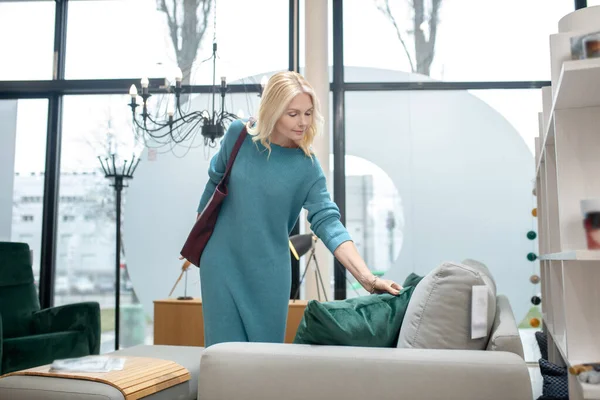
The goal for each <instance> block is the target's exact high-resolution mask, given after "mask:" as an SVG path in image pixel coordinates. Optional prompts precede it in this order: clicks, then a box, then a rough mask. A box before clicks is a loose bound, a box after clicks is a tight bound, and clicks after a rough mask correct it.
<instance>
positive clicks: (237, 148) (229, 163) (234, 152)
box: [221, 125, 248, 184]
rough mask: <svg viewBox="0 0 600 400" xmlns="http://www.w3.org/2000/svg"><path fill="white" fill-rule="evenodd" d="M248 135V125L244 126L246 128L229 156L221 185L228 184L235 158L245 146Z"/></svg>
mask: <svg viewBox="0 0 600 400" xmlns="http://www.w3.org/2000/svg"><path fill="white" fill-rule="evenodd" d="M247 135H248V130H247V129H246V125H244V127H243V128H242V131H241V132H240V136H238V138H237V140H236V141H235V145H234V146H233V150H231V154H230V155H229V160H227V168H226V169H225V173H224V174H223V177H222V178H221V183H225V184H227V181H228V180H229V173H230V172H231V168H232V167H233V162H234V161H235V157H236V156H237V153H238V151H240V148H241V147H242V144H244V139H246V136H247Z"/></svg>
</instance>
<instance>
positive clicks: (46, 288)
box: [39, 0, 68, 308]
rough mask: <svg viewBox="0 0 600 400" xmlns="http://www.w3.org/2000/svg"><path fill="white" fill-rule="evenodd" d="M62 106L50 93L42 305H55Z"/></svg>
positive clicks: (63, 27) (58, 69) (61, 26)
mask: <svg viewBox="0 0 600 400" xmlns="http://www.w3.org/2000/svg"><path fill="white" fill-rule="evenodd" d="M55 4H56V8H55V10H56V11H55V17H54V59H53V61H54V62H53V71H52V78H53V80H55V81H57V80H58V81H61V80H64V78H65V47H66V42H67V13H68V1H67V0H56V3H55ZM62 106H63V96H62V94H59V93H52V94H51V95H50V96H49V97H48V125H47V131H46V165H45V172H44V203H43V212H42V234H41V241H42V242H41V247H40V248H41V254H40V282H39V288H40V291H39V300H40V306H41V307H42V308H48V307H52V305H53V304H54V275H55V271H56V231H57V220H58V190H59V184H60V151H61V136H62V135H61V133H62Z"/></svg>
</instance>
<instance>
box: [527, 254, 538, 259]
mask: <svg viewBox="0 0 600 400" xmlns="http://www.w3.org/2000/svg"><path fill="white" fill-rule="evenodd" d="M527 259H528V260H529V261H535V260H537V255H536V254H535V253H533V252H532V253H529V254H527Z"/></svg>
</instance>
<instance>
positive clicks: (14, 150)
mask: <svg viewBox="0 0 600 400" xmlns="http://www.w3.org/2000/svg"><path fill="white" fill-rule="evenodd" d="M47 114H48V101H47V100H45V99H43V100H37V99H34V100H2V101H0V241H13V242H23V243H27V244H28V245H29V248H30V249H31V250H32V252H33V275H34V279H35V283H36V285H38V283H39V275H40V255H41V231H42V209H43V199H44V169H45V166H44V160H45V151H46V122H47Z"/></svg>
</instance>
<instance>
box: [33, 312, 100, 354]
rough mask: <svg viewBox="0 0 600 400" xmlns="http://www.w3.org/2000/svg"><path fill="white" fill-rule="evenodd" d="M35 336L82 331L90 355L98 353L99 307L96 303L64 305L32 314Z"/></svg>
mask: <svg viewBox="0 0 600 400" xmlns="http://www.w3.org/2000/svg"><path fill="white" fill-rule="evenodd" d="M33 330H34V332H35V333H36V334H41V333H55V332H65V331H82V332H84V333H85V334H86V336H87V338H88V342H89V345H90V354H99V353H100V305H99V304H98V303H96V302H82V303H74V304H66V305H64V306H58V307H51V308H46V309H44V310H40V311H37V312H35V313H33Z"/></svg>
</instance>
